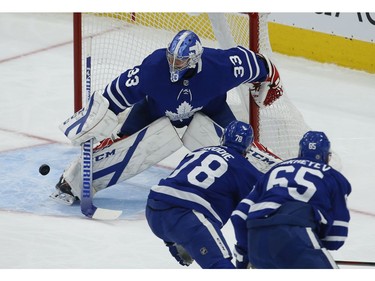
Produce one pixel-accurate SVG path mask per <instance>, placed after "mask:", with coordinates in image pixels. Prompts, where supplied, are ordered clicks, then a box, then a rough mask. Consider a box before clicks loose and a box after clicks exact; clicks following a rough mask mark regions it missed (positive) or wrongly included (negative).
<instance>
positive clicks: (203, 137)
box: [182, 112, 223, 151]
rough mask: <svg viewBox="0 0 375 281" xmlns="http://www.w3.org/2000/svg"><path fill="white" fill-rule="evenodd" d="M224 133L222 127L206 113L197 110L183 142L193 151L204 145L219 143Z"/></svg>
mask: <svg viewBox="0 0 375 281" xmlns="http://www.w3.org/2000/svg"><path fill="white" fill-rule="evenodd" d="M222 133H223V128H222V127H220V126H219V125H218V124H216V123H215V122H214V121H212V120H211V119H210V118H209V117H207V116H206V115H205V114H203V113H200V112H197V113H195V114H194V117H193V120H191V122H190V124H189V126H188V128H187V129H186V131H185V133H184V135H183V136H182V142H183V143H184V146H185V147H186V148H187V149H189V150H190V151H193V150H196V149H198V148H201V147H204V146H211V145H219V144H220V138H221V135H222Z"/></svg>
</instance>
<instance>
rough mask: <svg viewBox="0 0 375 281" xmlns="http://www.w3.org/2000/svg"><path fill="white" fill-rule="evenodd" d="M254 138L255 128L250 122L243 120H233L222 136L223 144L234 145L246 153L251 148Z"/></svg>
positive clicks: (239, 150)
mask: <svg viewBox="0 0 375 281" xmlns="http://www.w3.org/2000/svg"><path fill="white" fill-rule="evenodd" d="M253 140H254V132H253V128H252V127H251V125H250V124H247V123H244V122H241V121H232V122H231V123H230V124H229V125H228V126H227V127H226V128H225V129H224V133H223V136H222V137H221V145H224V146H228V147H232V148H234V149H236V150H237V151H238V152H240V153H242V154H245V153H247V152H248V151H249V150H250V147H251V144H252V142H253Z"/></svg>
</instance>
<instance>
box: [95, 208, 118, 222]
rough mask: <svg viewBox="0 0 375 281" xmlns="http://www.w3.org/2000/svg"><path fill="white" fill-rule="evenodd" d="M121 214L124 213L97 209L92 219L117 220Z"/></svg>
mask: <svg viewBox="0 0 375 281" xmlns="http://www.w3.org/2000/svg"><path fill="white" fill-rule="evenodd" d="M121 214H122V211H120V210H109V209H103V208H97V209H96V210H95V212H94V214H93V215H92V218H93V219H97V220H116V219H118V218H119V217H120V216H121Z"/></svg>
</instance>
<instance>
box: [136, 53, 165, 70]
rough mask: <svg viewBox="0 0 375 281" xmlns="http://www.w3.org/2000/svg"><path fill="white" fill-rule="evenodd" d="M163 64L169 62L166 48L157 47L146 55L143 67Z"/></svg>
mask: <svg viewBox="0 0 375 281" xmlns="http://www.w3.org/2000/svg"><path fill="white" fill-rule="evenodd" d="M161 64H163V65H164V64H168V63H167V59H166V48H162V49H156V50H155V51H153V52H152V53H151V54H149V55H148V56H146V57H145V58H144V59H143V61H142V64H141V66H142V67H152V66H158V65H161Z"/></svg>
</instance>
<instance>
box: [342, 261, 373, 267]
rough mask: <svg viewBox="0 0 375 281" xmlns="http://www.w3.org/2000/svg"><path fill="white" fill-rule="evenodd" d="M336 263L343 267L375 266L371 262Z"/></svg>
mask: <svg viewBox="0 0 375 281" xmlns="http://www.w3.org/2000/svg"><path fill="white" fill-rule="evenodd" d="M336 263H337V264H342V265H356V266H375V262H371V261H336Z"/></svg>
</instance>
